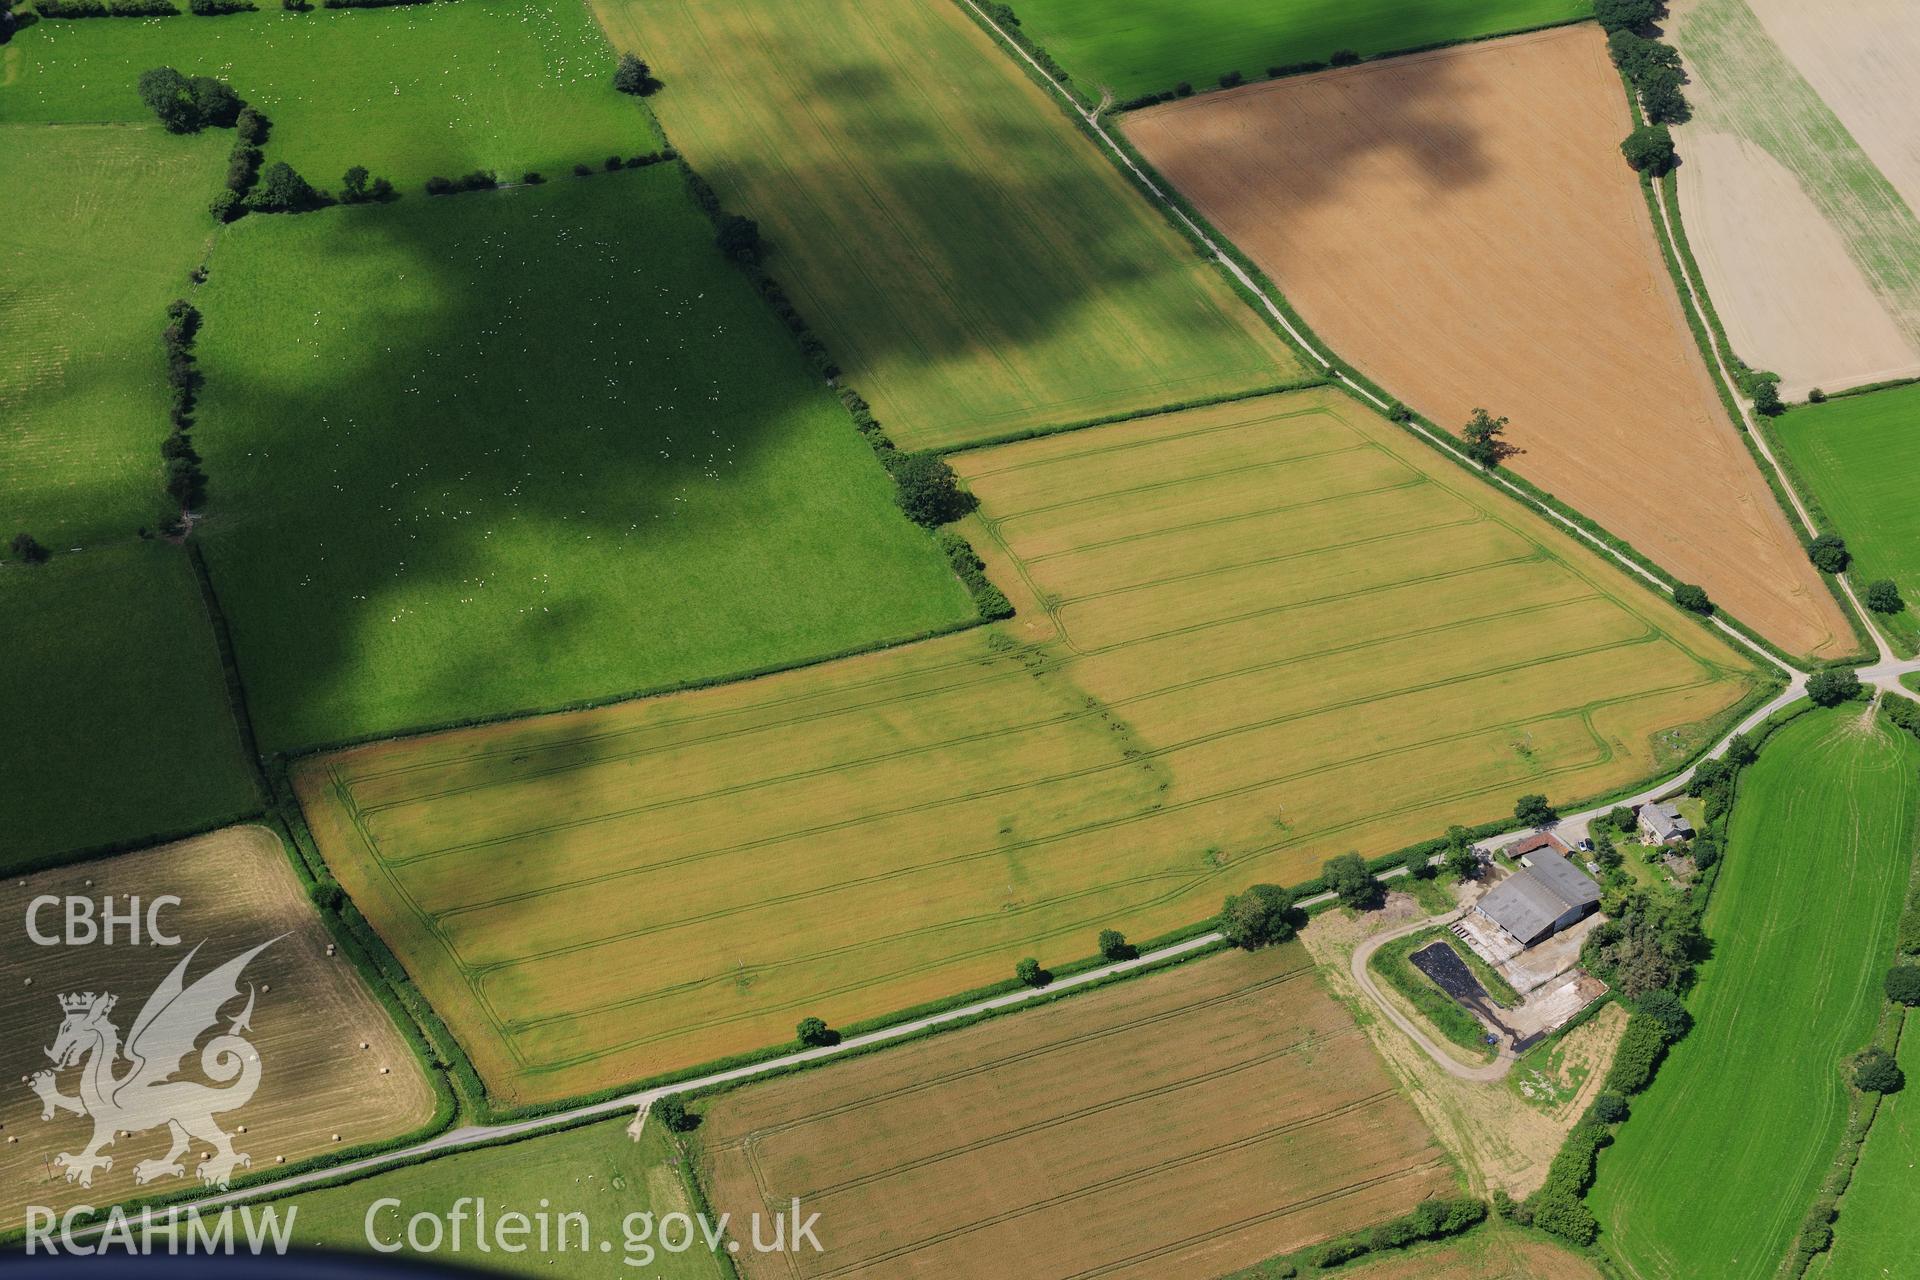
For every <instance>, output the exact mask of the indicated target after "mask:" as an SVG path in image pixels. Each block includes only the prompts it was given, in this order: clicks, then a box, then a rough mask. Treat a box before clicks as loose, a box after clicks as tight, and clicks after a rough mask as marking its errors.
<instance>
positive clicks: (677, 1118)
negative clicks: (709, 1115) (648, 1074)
mask: <svg viewBox="0 0 1920 1280" xmlns="http://www.w3.org/2000/svg"><path fill="white" fill-rule="evenodd" d="M653 1114H654V1115H655V1116H656V1117H657V1118H658V1119H659V1121H660V1123H661V1124H663V1125H665V1126H666V1127H667V1128H668V1129H669V1130H671V1131H672V1132H674V1133H685V1132H687V1131H688V1130H689V1129H692V1128H694V1127H695V1126H697V1125H698V1124H699V1123H700V1118H699V1117H698V1116H696V1115H694V1114H692V1113H691V1112H689V1111H688V1110H687V1104H686V1103H684V1102H682V1101H681V1100H680V1095H679V1094H677V1093H670V1094H668V1095H667V1096H666V1097H664V1098H656V1099H654V1102H653Z"/></svg>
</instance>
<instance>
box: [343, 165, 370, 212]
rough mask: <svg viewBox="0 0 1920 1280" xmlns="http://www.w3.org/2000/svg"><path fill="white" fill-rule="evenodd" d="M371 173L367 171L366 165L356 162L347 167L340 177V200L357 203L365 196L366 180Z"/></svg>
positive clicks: (344, 202) (345, 202)
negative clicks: (349, 167)
mask: <svg viewBox="0 0 1920 1280" xmlns="http://www.w3.org/2000/svg"><path fill="white" fill-rule="evenodd" d="M372 176H373V175H372V174H370V173H368V172H367V166H365V165H363V164H356V165H354V166H353V167H352V168H351V169H348V170H347V172H346V173H345V175H343V176H342V177H341V179H340V200H341V202H342V203H343V204H359V203H360V202H361V201H362V200H365V199H366V198H367V180H368V179H369V178H371V177H372Z"/></svg>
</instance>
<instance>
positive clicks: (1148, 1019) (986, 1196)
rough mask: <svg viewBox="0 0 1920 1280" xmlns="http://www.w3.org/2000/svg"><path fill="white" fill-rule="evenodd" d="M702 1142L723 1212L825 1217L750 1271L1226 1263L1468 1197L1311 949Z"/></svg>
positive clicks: (798, 1093)
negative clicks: (799, 1244)
mask: <svg viewBox="0 0 1920 1280" xmlns="http://www.w3.org/2000/svg"><path fill="white" fill-rule="evenodd" d="M698 1143H699V1152H700V1155H699V1160H700V1171H701V1174H702V1177H703V1179H704V1180H705V1182H706V1185H707V1189H708V1193H709V1197H710V1198H711V1199H712V1200H713V1202H714V1205H715V1207H716V1208H717V1209H719V1210H721V1211H723V1212H731V1213H732V1214H733V1215H734V1217H735V1218H736V1219H744V1218H745V1217H746V1216H747V1215H748V1214H750V1213H752V1212H755V1211H758V1212H760V1213H762V1214H770V1213H772V1212H775V1211H776V1206H777V1207H779V1208H784V1207H785V1206H786V1205H787V1203H788V1201H789V1200H790V1199H793V1198H798V1199H799V1201H800V1203H801V1205H802V1207H803V1210H804V1211H805V1212H808V1213H818V1214H819V1215H820V1223H819V1236H820V1239H821V1241H822V1243H823V1244H824V1245H825V1251H824V1252H823V1253H820V1254H811V1253H800V1254H789V1255H787V1256H785V1257H777V1256H776V1257H763V1256H759V1255H755V1254H752V1253H751V1252H749V1251H747V1250H745V1249H742V1250H741V1251H740V1252H739V1253H737V1254H735V1255H734V1259H735V1261H736V1262H737V1263H738V1264H739V1265H740V1268H741V1271H742V1274H743V1275H744V1276H745V1277H747V1280H757V1278H758V1277H763V1276H764V1277H774V1276H788V1275H799V1276H829V1275H832V1276H838V1275H859V1276H863V1277H867V1276H871V1277H881V1276H906V1275H930V1274H937V1275H942V1276H955V1277H961V1276H980V1277H996V1278H997V1277H1002V1276H1008V1275H1013V1274H1018V1275H1021V1276H1023V1277H1032V1278H1034V1280H1042V1278H1044V1277H1052V1276H1058V1277H1067V1276H1084V1275H1088V1274H1090V1273H1092V1274H1098V1275H1101V1276H1110V1277H1116V1278H1119V1277H1140V1278H1142V1280H1145V1278H1146V1277H1157V1276H1167V1275H1219V1274H1223V1273H1226V1272H1230V1271H1233V1270H1235V1269H1236V1268H1238V1267H1243V1266H1246V1265H1248V1264H1250V1263H1253V1262H1255V1261H1258V1260H1259V1259H1262V1258H1265V1257H1270V1256H1272V1255H1273V1254H1276V1253H1282V1252H1286V1251H1289V1250H1292V1249H1297V1248H1300V1247H1301V1246H1303V1245H1307V1244H1310V1243H1312V1242H1314V1241H1316V1240H1320V1239H1324V1238H1326V1237H1328V1236H1332V1235H1336V1234H1338V1233H1340V1232H1342V1231H1346V1230H1351V1229H1353V1228H1356V1227H1361V1226H1366V1225H1369V1224H1371V1223H1374V1222H1377V1221H1380V1220H1382V1219H1385V1218H1390V1217H1393V1216H1395V1215H1396V1214H1399V1213H1403V1212H1405V1211H1406V1210H1408V1209H1410V1208H1411V1207H1412V1206H1413V1205H1414V1204H1415V1203H1416V1202H1418V1201H1419V1200H1421V1199H1423V1198H1425V1197H1426V1196H1428V1195H1434V1194H1441V1195H1445V1194H1449V1193H1451V1191H1452V1189H1453V1177H1452V1175H1451V1173H1450V1171H1449V1169H1448V1166H1447V1164H1446V1157H1445V1156H1444V1154H1443V1153H1442V1152H1441V1151H1440V1149H1439V1147H1438V1146H1437V1145H1436V1144H1435V1143H1434V1141H1433V1138H1432V1136H1431V1135H1430V1134H1429V1133H1428V1132H1427V1130H1426V1127H1425V1126H1424V1125H1422V1124H1421V1123H1420V1118H1419V1116H1418V1115H1416V1114H1415V1113H1414V1110H1413V1108H1412V1107H1410V1106H1409V1105H1407V1103H1406V1102H1405V1101H1404V1100H1403V1099H1402V1098H1401V1097H1400V1096H1399V1094H1397V1093H1396V1092H1395V1091H1394V1087H1393V1081H1392V1080H1391V1079H1390V1078H1389V1077H1388V1075H1387V1073H1386V1071H1385V1070H1384V1069H1383V1068H1382V1067H1381V1065H1380V1061H1379V1059H1378V1058H1376V1057H1375V1056H1374V1053H1373V1050H1372V1049H1371V1048H1370V1047H1369V1046H1368V1044H1367V1038H1366V1037H1365V1036H1364V1035H1363V1034H1361V1032H1360V1030H1359V1028H1357V1027H1356V1026H1355V1025H1354V1024H1353V1021H1352V1019H1351V1018H1349V1017H1348V1016H1347V1014H1346V1013H1345V1011H1344V1010H1342V1009H1341V1008H1340V1006H1339V1005H1337V1004H1335V1003H1334V1002H1333V1001H1332V1000H1331V999H1329V998H1328V997H1327V995H1326V993H1325V992H1324V991H1323V990H1321V988H1320V986H1319V984H1318V982H1317V980H1316V979H1315V977H1314V970H1313V963H1312V961H1311V960H1310V959H1309V958H1308V956H1307V954H1306V952H1305V950H1304V949H1302V948H1301V947H1300V946H1299V945H1298V944H1294V945H1290V946H1284V947H1278V948H1274V949H1272V950H1270V951H1267V952H1262V953H1257V954H1252V955H1248V954H1230V955H1224V956H1219V957H1215V958H1210V959H1205V960H1198V961H1193V962H1191V963H1189V964H1187V965H1183V966H1181V967H1180V968H1178V969H1176V970H1174V971H1173V972H1171V973H1165V974H1156V975H1151V976H1148V977H1144V978H1139V979H1135V980H1133V981H1129V982H1124V983H1121V984H1119V985H1117V986H1114V987H1111V988H1108V989H1107V990H1104V991H1100V992H1096V993H1093V994H1090V995H1085V996H1078V997H1075V998H1074V999H1072V1000H1070V1001H1066V1002H1064V1003H1061V1004H1058V1005H1054V1006H1051V1007H1049V1008H1046V1009H1041V1010H1036V1011H1033V1012H1030V1013H1025V1014H1020V1015H1016V1016H1013V1017H1009V1018H1001V1019H995V1020H993V1021H990V1022H988V1023H986V1024H984V1025H982V1026H979V1027H974V1028H971V1029H968V1030H965V1031H959V1032H954V1033H951V1034H947V1035H940V1036H935V1037H933V1038H931V1039H928V1040H922V1041H920V1042H918V1043H916V1044H913V1045H909V1046H906V1047H903V1048H900V1049H895V1050H891V1051H889V1052H887V1053H884V1054H878V1055H873V1056H870V1057H866V1058H863V1059H860V1060H857V1061H854V1062H849V1063H847V1064H844V1065H834V1066H829V1067H825V1068H822V1069H820V1070H817V1071H809V1072H805V1073H803V1074H800V1075H796V1076H791V1077H789V1078H787V1079H784V1080H778V1081H774V1082H772V1083H769V1084H763V1085H757V1086H754V1087H751V1088H746V1089H741V1090H739V1091H737V1092H734V1093H729V1094H726V1095H724V1096H722V1097H721V1098H719V1099H718V1100H716V1101H715V1102H713V1103H712V1104H711V1105H709V1106H708V1107H707V1108H706V1118H705V1121H704V1123H703V1124H702V1125H701V1127H700V1130H699V1138H698Z"/></svg>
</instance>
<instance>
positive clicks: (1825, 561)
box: [1807, 533, 1853, 573]
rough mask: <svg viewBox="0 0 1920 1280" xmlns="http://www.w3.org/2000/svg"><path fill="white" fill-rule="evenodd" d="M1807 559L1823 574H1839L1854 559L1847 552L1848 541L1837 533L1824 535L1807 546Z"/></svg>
mask: <svg viewBox="0 0 1920 1280" xmlns="http://www.w3.org/2000/svg"><path fill="white" fill-rule="evenodd" d="M1807 559H1809V560H1811V561H1813V566H1814V568H1816V569H1818V570H1820V572H1822V573H1839V572H1841V571H1842V570H1843V569H1845V568H1846V567H1847V564H1848V563H1849V562H1850V561H1851V560H1852V559H1853V557H1852V556H1851V555H1850V554H1848V552H1847V540H1846V539H1845V538H1843V537H1841V536H1840V535H1839V534H1837V533H1823V534H1821V535H1820V536H1819V537H1817V538H1815V539H1814V540H1813V541H1812V542H1809V543H1808V544H1807Z"/></svg>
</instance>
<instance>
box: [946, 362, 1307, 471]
mask: <svg viewBox="0 0 1920 1280" xmlns="http://www.w3.org/2000/svg"><path fill="white" fill-rule="evenodd" d="M1327 385H1329V379H1327V378H1325V377H1323V376H1321V375H1318V374H1312V375H1308V376H1307V377H1303V378H1295V379H1292V380H1290V381H1287V382H1276V383H1273V384H1272V385H1271V386H1265V387H1255V388H1253V389H1252V390H1249V391H1229V392H1225V393H1223V394H1221V395H1217V396H1200V397H1198V398H1196V399H1193V400H1176V401H1174V402H1172V403H1171V404H1161V405H1154V406H1152V407H1150V408H1145V409H1129V410H1127V411H1125V412H1123V413H1109V414H1105V415H1103V416H1101V417H1098V418H1086V419H1083V420H1080V421H1076V422H1061V423H1055V424H1052V425H1050V426H1044V427H1025V428H1022V429H1021V430H1019V431H1008V432H1005V433H1003V434H1001V435H997V436H987V437H985V438H984V439H980V440H969V441H967V442H966V443H965V444H956V445H953V446H951V447H949V448H945V449H940V450H937V451H936V452H938V453H940V454H941V455H943V456H945V457H952V456H954V455H956V454H962V453H973V452H976V451H978V450H981V449H998V448H1000V447H1002V446H1003V445H1009V444H1019V443H1021V442H1022V441H1026V440H1044V439H1046V438H1047V437H1048V436H1058V435H1066V434H1068V433H1069V432H1074V431H1090V430H1092V429H1093V428H1095V427H1111V426H1114V425H1116V424H1118V423H1122V422H1139V421H1141V420H1143V419H1146V418H1163V417H1166V416H1167V415H1169V414H1174V413H1186V412H1187V411H1188V410H1191V409H1210V408H1212V407H1213V406H1215V405H1221V404H1237V403H1239V402H1240V401H1242V400H1258V399H1261V398H1262V397H1264V396H1279V395H1286V394H1288V393H1290V392H1294V391H1310V390H1312V389H1313V388H1315V387H1324V386H1327Z"/></svg>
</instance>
